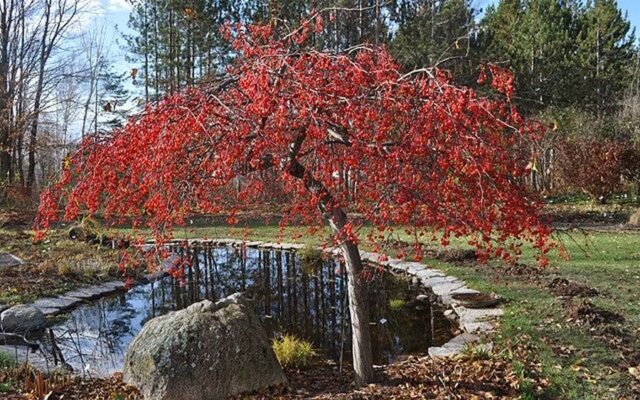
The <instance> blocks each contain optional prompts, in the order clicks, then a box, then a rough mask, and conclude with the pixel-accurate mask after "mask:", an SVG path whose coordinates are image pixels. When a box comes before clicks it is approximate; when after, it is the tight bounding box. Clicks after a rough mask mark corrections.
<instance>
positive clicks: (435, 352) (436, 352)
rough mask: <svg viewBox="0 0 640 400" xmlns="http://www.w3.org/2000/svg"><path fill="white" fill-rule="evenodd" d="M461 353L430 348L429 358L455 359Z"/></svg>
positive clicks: (440, 348)
mask: <svg viewBox="0 0 640 400" xmlns="http://www.w3.org/2000/svg"><path fill="white" fill-rule="evenodd" d="M459 353H460V351H457V350H456V349H451V348H448V347H442V346H441V347H429V356H431V357H453V356H455V355H456V354H459Z"/></svg>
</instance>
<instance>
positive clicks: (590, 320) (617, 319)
mask: <svg viewBox="0 0 640 400" xmlns="http://www.w3.org/2000/svg"><path fill="white" fill-rule="evenodd" d="M568 309H569V316H570V317H571V318H573V319H574V320H575V321H577V322H579V323H582V324H586V325H590V326H600V325H606V324H622V323H624V321H625V320H624V317H623V316H622V315H620V314H618V313H615V312H613V311H609V310H605V309H604V308H600V307H598V306H596V305H594V304H592V303H591V302H590V301H588V300H583V301H580V302H579V303H578V304H569V305H568Z"/></svg>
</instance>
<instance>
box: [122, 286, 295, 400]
mask: <svg viewBox="0 0 640 400" xmlns="http://www.w3.org/2000/svg"><path fill="white" fill-rule="evenodd" d="M124 380H125V382H127V383H129V384H131V385H133V386H136V387H138V388H139V389H140V390H141V391H142V393H143V395H144V397H145V398H146V399H154V400H165V399H181V400H217V399H224V398H226V397H227V396H230V395H234V394H239V393H244V392H249V391H254V390H257V389H260V388H263V387H266V386H271V385H278V384H284V383H286V378H285V376H284V374H283V372H282V369H281V367H280V365H279V364H278V361H277V359H276V357H275V354H274V353H273V350H272V349H271V344H270V342H269V339H268V338H267V335H266V332H265V330H264V328H263V327H262V325H261V324H260V319H259V318H258V317H257V316H256V314H255V313H254V312H253V310H252V309H251V307H250V306H249V305H248V304H247V303H246V301H245V300H244V299H243V298H242V296H241V295H239V294H235V295H232V296H229V297H227V298H226V299H223V300H220V301H218V302H217V303H215V304H214V303H212V302H211V301H208V300H204V301H202V302H199V303H195V304H193V305H191V306H189V307H188V308H186V309H184V310H180V311H176V312H174V313H170V314H167V315H164V316H161V317H158V318H154V319H152V320H150V321H149V322H147V323H146V324H145V326H144V328H143V329H142V331H141V332H140V334H139V335H138V336H137V337H136V338H135V339H134V341H133V342H132V343H131V345H130V346H129V349H128V350H127V354H126V357H125V365H124Z"/></svg>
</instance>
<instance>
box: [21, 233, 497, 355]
mask: <svg viewBox="0 0 640 400" xmlns="http://www.w3.org/2000/svg"><path fill="white" fill-rule="evenodd" d="M185 241H186V242H187V243H188V244H189V245H197V244H206V245H212V246H223V245H226V246H233V247H240V246H246V247H255V248H262V249H278V250H293V251H295V250H300V249H302V248H304V245H301V244H296V243H268V242H261V241H242V240H237V239H212V240H207V239H188V240H174V241H171V242H168V243H166V244H179V243H184V242H185ZM152 245H153V242H151V241H150V242H147V244H145V245H143V247H144V246H149V247H150V246H152ZM324 251H325V252H327V253H330V254H332V255H334V256H336V255H341V252H340V250H339V249H334V250H329V251H328V250H324ZM360 254H361V257H362V259H363V261H366V262H369V263H373V264H377V265H380V266H383V267H384V268H388V269H390V270H393V271H396V272H404V273H406V274H408V275H410V276H412V277H413V278H414V279H417V280H418V282H419V283H420V284H421V285H422V286H423V287H425V288H427V289H429V290H431V291H432V292H433V293H434V294H435V295H436V296H437V300H438V301H439V302H440V303H442V304H444V305H446V306H448V307H451V309H452V311H453V313H455V315H456V316H457V319H458V321H459V325H460V328H461V329H462V330H463V333H462V334H460V335H458V336H456V337H454V338H453V339H451V340H450V341H448V342H447V343H445V344H443V345H442V346H438V347H430V348H429V355H430V356H432V357H440V356H452V355H455V354H458V353H460V352H462V351H463V350H464V349H465V348H466V347H467V346H468V345H470V344H477V343H478V342H479V341H480V340H481V337H480V336H481V335H486V334H490V333H492V332H494V331H495V328H496V324H497V318H498V317H499V316H500V315H502V314H503V312H504V310H503V309H502V308H486V309H469V308H466V307H463V306H462V305H460V304H458V303H457V302H456V301H455V300H454V299H452V297H451V296H452V295H454V294H457V293H479V292H478V291H476V290H473V289H470V288H469V287H467V286H466V284H465V283H464V282H463V281H461V280H459V279H458V278H456V277H453V276H449V275H446V274H445V273H444V272H442V271H440V270H438V269H433V268H428V267H427V266H426V265H424V264H422V263H419V262H413V261H404V260H400V259H397V258H390V257H385V256H384V255H382V254H379V253H371V252H363V251H361V252H360ZM167 275H168V274H167V273H166V272H164V271H159V272H155V273H152V274H147V275H145V276H144V278H142V279H140V280H139V281H138V282H136V283H135V285H141V284H146V283H150V282H154V281H156V280H158V279H162V278H164V277H166V276H167ZM121 291H124V283H123V282H122V281H111V282H106V283H102V284H99V285H95V286H89V287H84V288H77V289H74V290H71V291H69V292H66V293H64V294H62V295H60V296H57V297H47V298H41V299H38V300H36V301H34V302H33V303H31V304H30V305H32V306H34V307H36V308H38V309H40V310H41V311H42V312H43V313H44V314H45V316H52V315H56V314H59V313H62V312H65V311H68V310H70V309H72V308H74V307H77V306H79V305H80V304H81V303H84V302H85V301H89V300H93V299H97V298H100V297H104V296H107V295H110V294H114V293H117V292H121Z"/></svg>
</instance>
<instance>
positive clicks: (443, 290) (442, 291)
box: [431, 280, 464, 296]
mask: <svg viewBox="0 0 640 400" xmlns="http://www.w3.org/2000/svg"><path fill="white" fill-rule="evenodd" d="M463 286H464V282H462V281H458V280H454V281H451V282H445V283H441V284H438V285H433V286H431V290H432V291H433V293H435V294H437V295H438V296H444V295H448V294H451V292H453V291H454V290H456V289H460V288H461V287H463Z"/></svg>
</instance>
